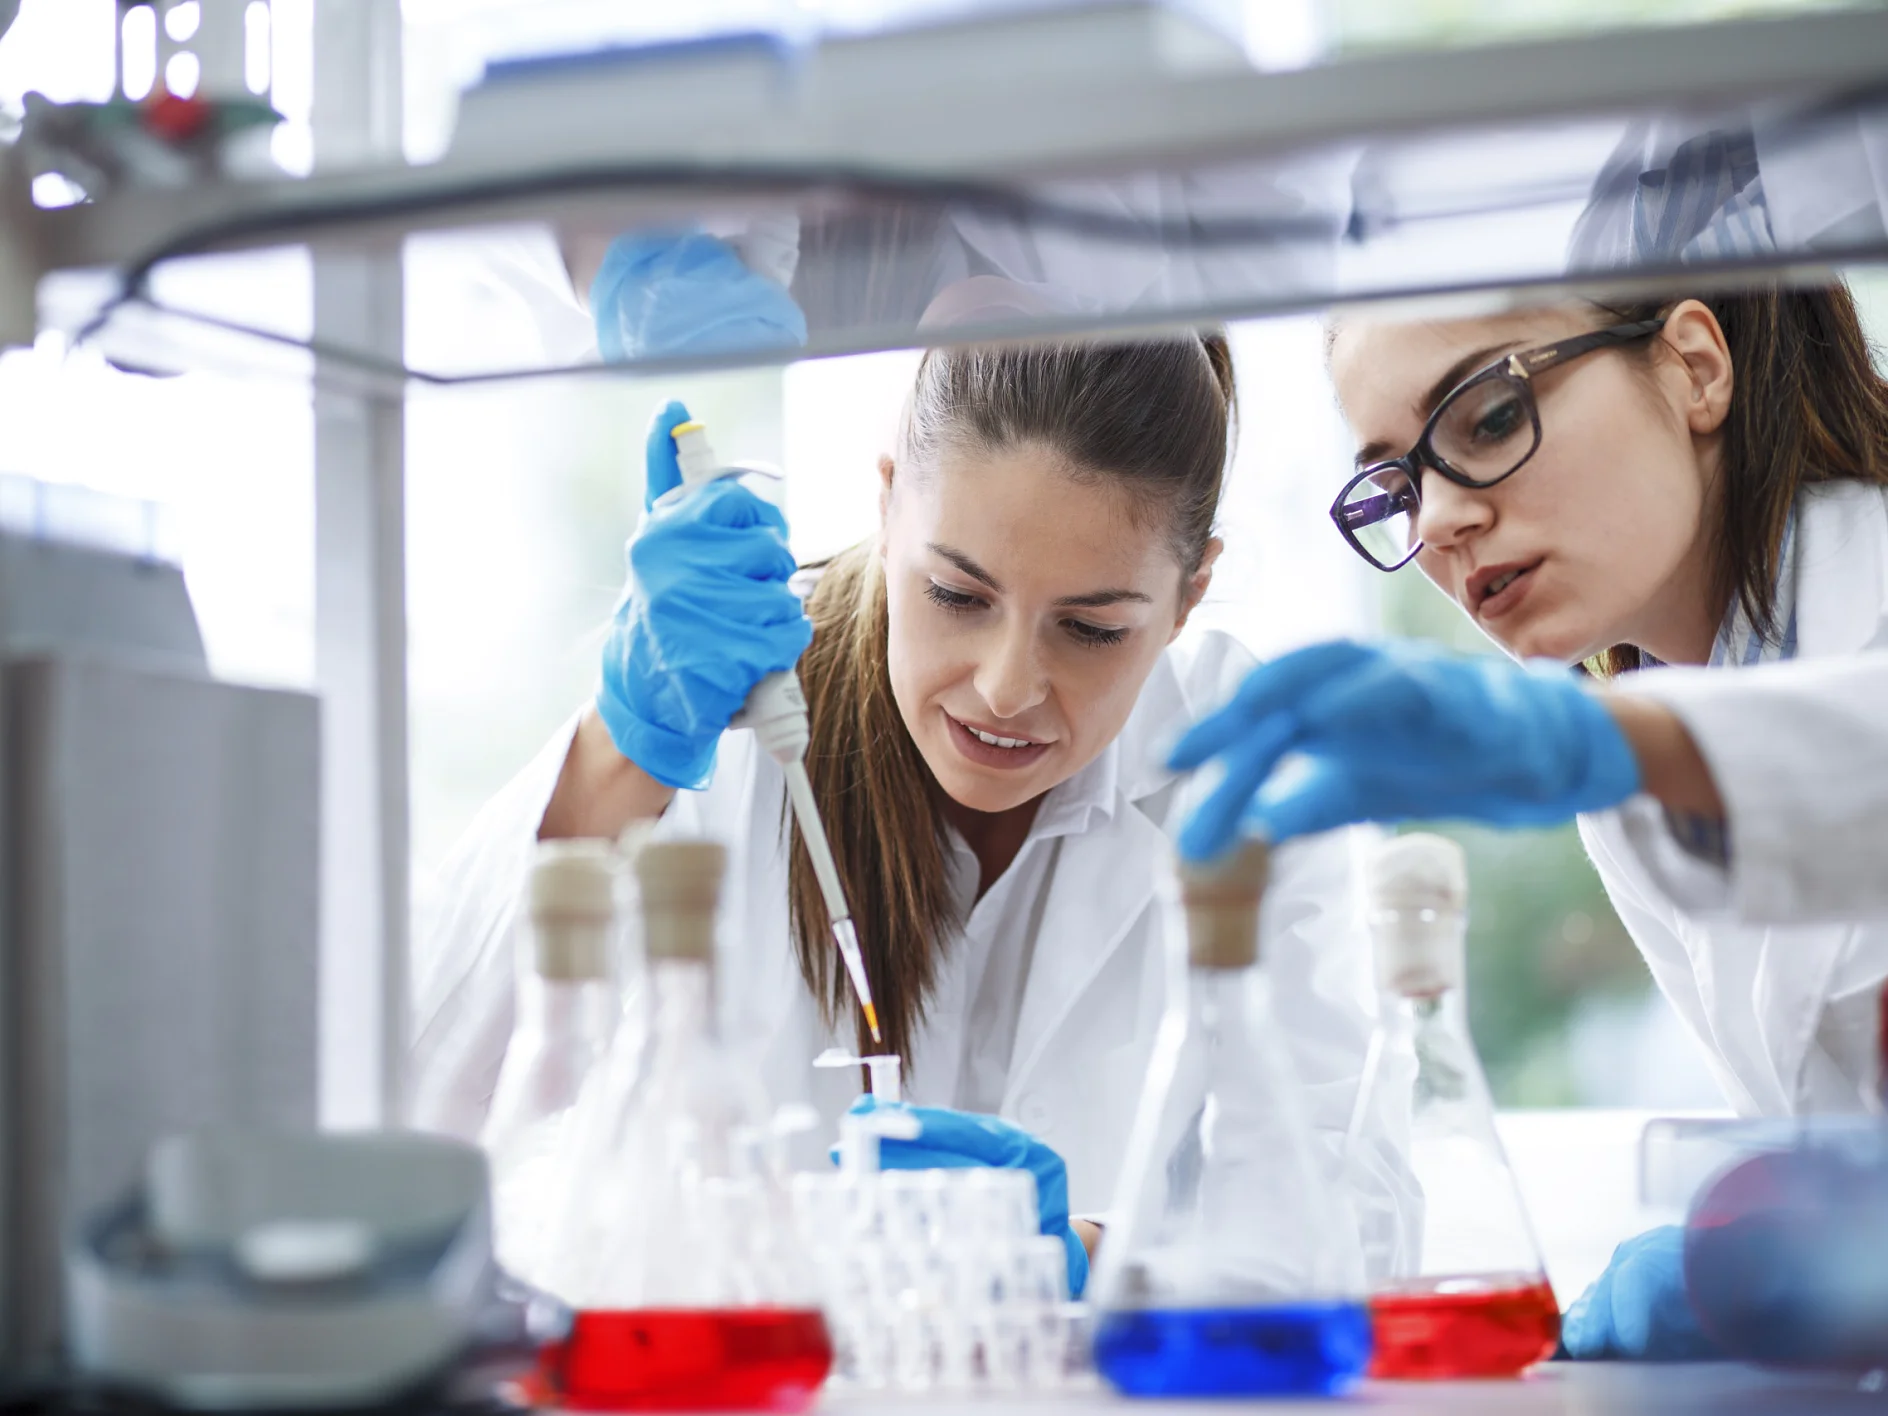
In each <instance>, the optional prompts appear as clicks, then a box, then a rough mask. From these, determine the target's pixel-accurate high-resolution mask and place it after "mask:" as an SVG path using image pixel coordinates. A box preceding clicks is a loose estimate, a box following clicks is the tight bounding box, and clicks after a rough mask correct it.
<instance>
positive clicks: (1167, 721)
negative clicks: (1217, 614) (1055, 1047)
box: [1006, 650, 1225, 1105]
mask: <svg viewBox="0 0 1888 1416" xmlns="http://www.w3.org/2000/svg"><path fill="white" fill-rule="evenodd" d="M1220 652H1222V653H1223V652H1225V651H1224V650H1221V651H1220ZM1195 711H1197V710H1196V706H1195V705H1192V704H1190V703H1189V702H1188V700H1187V697H1186V694H1185V692H1184V688H1183V685H1182V682H1181V673H1180V669H1179V667H1178V666H1177V665H1176V662H1175V656H1174V655H1173V654H1172V653H1167V654H1162V655H1161V656H1160V659H1159V660H1158V661H1157V662H1156V663H1155V665H1154V669H1153V672H1152V673H1150V674H1149V675H1148V678H1147V682H1146V683H1145V684H1144V685H1143V686H1142V688H1141V693H1140V697H1139V698H1138V699H1137V700H1136V702H1135V705H1134V711H1133V712H1132V713H1130V714H1129V715H1128V720H1127V722H1126V723H1125V724H1124V725H1123V726H1122V729H1121V731H1120V733H1119V734H1118V735H1117V736H1116V737H1115V740H1114V741H1113V742H1111V743H1109V744H1108V746H1107V748H1106V749H1105V750H1103V752H1102V753H1101V755H1100V756H1098V757H1097V758H1096V759H1095V760H1094V761H1093V762H1091V763H1090V764H1089V765H1088V766H1087V767H1085V768H1083V769H1082V770H1081V771H1080V772H1078V773H1076V774H1075V775H1074V776H1073V777H1071V778H1070V779H1069V780H1068V781H1067V782H1065V783H1063V784H1062V786H1061V787H1058V788H1057V789H1056V791H1054V792H1052V793H1050V795H1049V798H1048V799H1047V800H1045V801H1044V803H1043V810H1042V811H1041V812H1040V813H1039V814H1038V817H1037V822H1036V834H1039V835H1041V834H1050V833H1051V832H1053V833H1055V834H1062V835H1066V836H1067V838H1068V839H1067V840H1065V841H1064V842H1063V846H1062V858H1061V860H1060V861H1059V862H1058V865H1057V868H1056V873H1055V879H1054V880H1053V881H1052V882H1051V883H1050V887H1049V889H1050V896H1049V899H1048V901H1047V903H1046V908H1045V910H1044V912H1043V918H1044V919H1045V920H1055V921H1072V920H1093V921H1095V922H1097V923H1098V924H1100V925H1101V928H1100V929H1096V930H1090V929H1083V928H1067V927H1059V928H1047V929H1045V930H1044V931H1043V933H1042V937H1041V938H1039V939H1038V940H1037V941H1036V953H1035V958H1034V960H1033V962H1032V963H1031V966H1030V970H1029V982H1028V984H1027V986H1026V988H1025V990H1024V993H1023V1006H1022V1011H1021V1012H1020V1013H1019V1014H1018V1016H1017V1020H1016V1043H1015V1048H1014V1051H1013V1054H1012V1055H1013V1057H1014V1059H1015V1063H1014V1065H1012V1066H1011V1068H1010V1082H1009V1088H1008V1091H1009V1095H1008V1097H1007V1098H1006V1105H1007V1104H1010V1103H1013V1102H1014V1101H1015V1099H1016V1097H1017V1096H1018V1095H1020V1094H1021V1093H1022V1092H1023V1091H1024V1090H1025V1089H1026V1088H1027V1087H1028V1086H1029V1084H1030V1081H1031V1077H1032V1074H1033V1073H1034V1071H1035V1069H1036V1067H1037V1066H1038V1065H1039V1064H1040V1063H1041V1061H1042V1059H1043V1057H1044V1056H1045V1055H1046V1053H1047V1051H1048V1047H1049V1042H1050V1040H1051V1039H1052V1038H1053V1037H1054V1035H1055V1032H1056V1029H1057V1028H1059V1027H1061V1025H1062V1023H1063V1022H1064V1020H1066V1019H1067V1018H1068V1016H1069V1014H1070V1013H1071V1012H1072V1011H1073V1010H1074V1008H1075V1006H1076V1004H1077V1003H1078V1002H1079V1001H1080V999H1081V996H1082V994H1083V993H1084V992H1085V991H1086V990H1087V988H1088V986H1089V985H1090V984H1091V983H1093V982H1094V981H1095V979H1096V978H1097V977H1098V976H1099V975H1100V973H1101V971H1102V969H1103V968H1105V967H1106V966H1107V964H1108V962H1109V960H1110V959H1112V958H1113V957H1114V955H1115V952H1116V951H1117V950H1118V949H1119V948H1120V947H1121V945H1122V942H1123V941H1124V940H1125V939H1126V938H1127V937H1128V935H1129V933H1130V932H1131V931H1132V930H1133V929H1135V928H1136V927H1137V926H1138V925H1140V924H1141V922H1142V919H1143V917H1144V916H1145V914H1146V912H1147V909H1148V907H1149V906H1150V905H1151V904H1152V903H1153V900H1154V893H1155V888H1156V884H1157V881H1158V879H1159V875H1160V871H1161V868H1162V863H1163V862H1164V861H1165V860H1166V858H1167V855H1168V852H1169V850H1170V849H1171V847H1170V845H1169V843H1168V840H1167V834H1166V832H1165V830H1163V829H1162V827H1161V826H1160V824H1159V823H1158V822H1156V821H1155V820H1154V819H1153V817H1152V816H1150V815H1149V814H1148V813H1147V812H1146V811H1144V810H1142V809H1141V808H1142V804H1143V803H1145V802H1147V801H1148V800H1149V799H1150V798H1152V797H1154V796H1156V795H1157V794H1158V793H1160V792H1161V791H1162V790H1164V789H1165V788H1166V787H1168V786H1169V785H1170V784H1171V783H1172V782H1173V781H1174V780H1175V779H1176V777H1177V775H1178V774H1177V773H1175V772H1173V771H1171V770H1169V769H1168V767H1167V766H1166V752H1165V748H1166V745H1167V742H1168V739H1169V738H1171V737H1172V736H1173V734H1175V733H1176V732H1178V731H1179V730H1180V728H1181V727H1183V726H1184V725H1185V724H1186V723H1187V722H1188V721H1190V720H1191V718H1192V716H1193V714H1194V712H1195Z"/></svg>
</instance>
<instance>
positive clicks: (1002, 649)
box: [974, 624, 1049, 718]
mask: <svg viewBox="0 0 1888 1416" xmlns="http://www.w3.org/2000/svg"><path fill="white" fill-rule="evenodd" d="M974 681H975V683H976V686H977V693H978V694H979V696H981V697H982V699H983V701H984V703H986V704H987V705H988V706H989V709H990V711H991V712H992V713H993V714H995V715H996V716H997V717H999V718H1014V717H1017V716H1018V715H1020V714H1022V713H1026V712H1028V711H1029V710H1030V709H1031V708H1034V707H1035V706H1036V705H1037V704H1038V703H1040V702H1042V700H1043V699H1044V698H1045V697H1047V696H1048V687H1049V686H1048V682H1047V679H1046V676H1045V675H1044V674H1043V672H1042V666H1041V664H1040V662H1039V661H1038V658H1037V654H1036V637H1035V635H1034V634H1033V633H1031V632H1030V630H1029V628H1028V627H1027V626H1024V625H1020V624H1005V625H1004V626H1003V627H1002V628H1001V629H1000V630H999V631H998V632H997V634H996V636H995V640H994V642H993V643H992V644H991V645H990V651H989V653H988V654H986V655H985V656H984V659H983V662H982V663H980V664H979V665H978V666H977V672H976V676H975V680H974Z"/></svg>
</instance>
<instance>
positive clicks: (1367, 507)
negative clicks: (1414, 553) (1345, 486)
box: [1338, 467, 1417, 569]
mask: <svg viewBox="0 0 1888 1416" xmlns="http://www.w3.org/2000/svg"><path fill="white" fill-rule="evenodd" d="M1416 506H1417V502H1416V488H1415V487H1414V486H1413V485H1411V483H1410V479H1409V474H1408V473H1407V472H1405V471H1403V469H1402V468H1400V467H1385V468H1382V469H1381V470H1379V471H1377V472H1373V473H1372V474H1371V475H1370V476H1368V477H1365V478H1363V479H1362V480H1361V481H1359V482H1357V483H1356V484H1355V485H1353V486H1352V487H1351V489H1350V490H1349V491H1348V492H1346V493H1345V494H1344V501H1343V504H1342V505H1341V506H1340V507H1339V508H1338V515H1339V516H1341V517H1342V518H1343V520H1344V525H1345V527H1346V528H1347V529H1348V530H1349V531H1350V533H1351V535H1353V536H1355V537H1356V538H1357V544H1358V545H1360V546H1362V547H1363V549H1364V554H1365V555H1367V556H1369V557H1370V558H1371V559H1372V560H1374V561H1375V562H1376V563H1377V564H1378V565H1380V566H1383V567H1385V568H1386V569H1389V568H1392V567H1395V566H1399V565H1401V564H1402V563H1403V562H1404V561H1406V560H1408V559H1409V553H1410V549H1411V548H1412V547H1413V546H1414V545H1415V544H1416Z"/></svg>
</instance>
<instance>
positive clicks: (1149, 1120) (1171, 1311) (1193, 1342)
mask: <svg viewBox="0 0 1888 1416" xmlns="http://www.w3.org/2000/svg"><path fill="white" fill-rule="evenodd" d="M1265 876H1266V852H1265V848H1264V846H1263V845H1262V844H1261V843H1258V842H1251V843H1248V844H1247V845H1245V846H1243V847H1242V848H1240V849H1239V850H1238V851H1236V852H1234V853H1233V855H1232V856H1231V857H1230V858H1229V859H1227V860H1225V861H1223V862H1220V863H1217V864H1216V865H1215V866H1214V867H1211V868H1204V869H1196V868H1192V867H1182V868H1181V870H1180V873H1179V891H1178V900H1177V902H1175V901H1171V900H1170V901H1169V906H1170V909H1171V910H1172V911H1173V913H1174V914H1175V915H1178V916H1180V918H1175V919H1174V922H1173V926H1172V927H1171V928H1170V929H1169V931H1168V934H1169V939H1170V941H1173V942H1174V943H1175V944H1176V946H1177V945H1178V943H1179V942H1180V941H1181V940H1184V949H1183V950H1182V949H1181V948H1179V947H1175V948H1174V950H1173V952H1172V954H1171V955H1170V958H1171V960H1172V961H1173V964H1174V966H1175V967H1174V970H1173V973H1172V974H1170V978H1169V984H1168V1000H1167V1011H1166V1015H1165V1017H1164V1018H1163V1020H1162V1023H1161V1027H1160V1030H1159V1033H1158V1036H1157V1038H1156V1041H1155V1046H1154V1053H1153V1056H1152V1058H1151V1059H1150V1063H1149V1068H1148V1077H1147V1083H1146V1086H1145V1089H1144V1090H1143V1091H1142V1094H1141V1102H1140V1108H1139V1110H1138V1111H1137V1112H1136V1114H1135V1122H1134V1130H1133V1132H1132V1135H1131V1137H1130V1139H1129V1145H1128V1153H1127V1156H1126V1160H1125V1163H1124V1167H1123V1171H1122V1175H1123V1188H1122V1191H1121V1194H1120V1196H1119V1198H1118V1200H1117V1203H1116V1206H1115V1213H1116V1216H1117V1222H1116V1224H1115V1225H1113V1226H1112V1227H1111V1228H1110V1230H1109V1232H1108V1233H1107V1234H1106V1235H1105V1236H1104V1238H1103V1240H1102V1246H1101V1253H1100V1255H1099V1261H1098V1265H1097V1272H1096V1279H1095V1300H1096V1305H1097V1307H1098V1308H1099V1309H1100V1317H1099V1319H1098V1321H1097V1324H1096V1329H1095V1337H1094V1356H1095V1365H1096V1367H1097V1368H1098V1369H1099V1370H1100V1372H1101V1374H1102V1375H1103V1376H1104V1377H1106V1378H1107V1379H1108V1380H1109V1381H1110V1382H1111V1383H1112V1384H1113V1385H1114V1386H1115V1387H1116V1388H1117V1389H1118V1390H1120V1391H1122V1392H1124V1393H1126V1394H1128V1395H1130V1396H1246V1395H1251V1396H1257V1395H1275V1394H1286V1393H1300V1394H1326V1393H1332V1392H1336V1391H1339V1390H1341V1389H1342V1388H1344V1387H1345V1386H1347V1385H1348V1384H1349V1383H1350V1382H1351V1381H1352V1380H1354V1379H1355V1378H1356V1377H1358V1376H1360V1375H1361V1374H1362V1372H1363V1369H1364V1366H1365V1364H1366V1362H1367V1361H1368V1359H1369V1355H1370V1319H1369V1315H1368V1312H1367V1310H1366V1309H1365V1306H1364V1303H1363V1297H1362V1288H1363V1278H1362V1260H1361V1257H1360V1252H1359V1248H1358V1244H1357V1236H1356V1229H1355V1224H1354V1221H1353V1220H1352V1219H1351V1218H1350V1216H1349V1214H1348V1213H1347V1212H1346V1211H1345V1210H1344V1208H1343V1207H1342V1206H1341V1205H1340V1204H1339V1202H1338V1200H1337V1197H1336V1194H1335V1190H1336V1187H1335V1185H1334V1183H1333V1181H1334V1179H1335V1177H1332V1176H1327V1175H1326V1174H1325V1173H1324V1167H1321V1166H1320V1165H1319V1164H1318V1162H1317V1160H1316V1157H1315V1150H1314V1143H1313V1138H1312V1135H1311V1131H1310V1126H1309V1122H1308V1121H1307V1119H1306V1117H1305V1113H1304V1110H1303V1105H1302V1100H1301V1089H1300V1086H1299V1083H1298V1080H1297V1078H1296V1076H1295V1075H1294V1073H1293V1071H1292V1066H1291V1061H1290V1058H1289V1057H1288V1056H1287V1055H1286V1054H1285V1052H1284V1050H1283V1047H1282V1045H1281V1043H1280V1041H1279V1034H1278V1029H1277V1027H1276V1025H1275V1023H1274V1021H1273V1017H1272V1003H1271V991H1270V984H1269V982H1268V981H1267V979H1266V976H1265V971H1264V969H1263V968H1261V967H1260V966H1259V959H1258V938H1259V904H1260V900H1261V898H1262V897H1263V895H1264V892H1265ZM1170 917H1171V916H1170ZM1181 918H1183V919H1184V928H1182V927H1181ZM1182 962H1184V970H1183V971H1182V970H1181V968H1180V965H1181V963H1182ZM1182 1113H1184V1114H1185V1116H1189V1117H1191V1120H1190V1121H1188V1122H1187V1123H1186V1124H1185V1125H1184V1126H1183V1127H1181V1128H1179V1134H1181V1136H1182V1141H1181V1143H1180V1145H1179V1146H1178V1148H1176V1146H1175V1145H1174V1143H1173V1140H1172V1137H1173V1136H1174V1134H1176V1127H1175V1125H1174V1122H1175V1118H1176V1117H1178V1116H1181V1115H1182Z"/></svg>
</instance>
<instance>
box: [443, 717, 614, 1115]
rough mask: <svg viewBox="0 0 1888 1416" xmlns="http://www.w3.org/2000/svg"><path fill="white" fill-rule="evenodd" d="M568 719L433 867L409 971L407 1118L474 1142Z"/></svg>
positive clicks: (503, 1035) (490, 1084)
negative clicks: (429, 900) (429, 908)
mask: <svg viewBox="0 0 1888 1416" xmlns="http://www.w3.org/2000/svg"><path fill="white" fill-rule="evenodd" d="M576 729H577V719H576V718H575V717H573V718H572V719H571V720H570V721H569V722H568V723H567V724H565V726H564V727H562V728H561V729H559V730H558V731H557V733H555V734H554V735H553V736H552V738H551V740H550V741H549V742H548V743H546V744H545V745H544V748H543V750H542V751H540V752H539V753H538V755H537V756H536V757H534V758H533V759H532V760H531V762H530V763H529V764H528V765H527V766H526V767H525V768H524V770H523V771H521V772H519V773H518V775H517V776H515V777H513V778H512V779H511V781H510V782H508V783H507V784H506V785H505V787H504V788H503V789H502V790H501V791H500V792H499V793H498V795H497V796H495V797H493V798H492V799H491V800H490V801H489V802H487V803H486V804H485V806H484V807H483V808H482V809H481V810H480V811H479V813H478V815H477V816H476V817H474V818H473V820H472V824H471V825H470V826H469V827H468V828H467V829H466V832H465V834H464V835H463V836H462V837H460V839H459V842H458V844H457V845H456V846H454V847H453V850H452V853H451V854H450V855H449V856H448V857H447V858H446V862H445V864H444V865H443V866H442V867H441V868H440V871H439V876H438V879H437V882H436V890H435V898H436V899H437V901H438V907H437V909H436V910H435V911H434V912H433V917H432V918H431V919H430V920H427V921H424V922H423V923H422V926H421V928H420V930H419V937H418V940H417V945H418V947H417V948H416V949H415V950H414V956H413V958H414V968H413V1000H414V1007H413V1040H412V1043H411V1045H410V1046H409V1048H408V1052H407V1078H408V1097H409V1112H408V1120H409V1121H410V1122H411V1123H412V1124H413V1125H414V1126H417V1127H419V1128H420V1129H422V1130H428V1131H439V1132H443V1133H445V1134H447V1135H453V1136H461V1137H464V1138H465V1139H467V1140H477V1139H478V1135H479V1132H480V1130H481V1129H483V1127H484V1125H485V1116H486V1112H487V1111H488V1110H489V1109H490V1107H491V1102H492V1091H493V1089H494V1088H495V1087H496V1086H497V1084H498V1069H499V1067H500V1066H501V1065H502V1064H503V1063H504V1060H505V1048H506V1046H507V1044H508V1043H509V1042H510V1040H511V1028H512V1017H513V1004H514V990H515V987H516V978H517V973H516V970H517V949H518V948H519V944H518V940H519V938H520V933H519V931H520V915H521V908H522V903H523V899H524V892H525V884H526V876H527V873H528V872H529V870H530V867H531V859H532V855H533V852H534V851H535V849H536V847H537V836H538V825H539V823H540V822H541V821H542V820H543V819H544V809H545V806H546V805H547V804H548V803H549V802H550V799H551V792H552V791H553V789H555V787H556V786H557V779H558V775H559V774H560V773H561V772H562V771H563V767H564V759H565V757H566V756H568V755H569V752H570V742H571V737H572V735H573V734H574V733H575V732H576Z"/></svg>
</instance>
